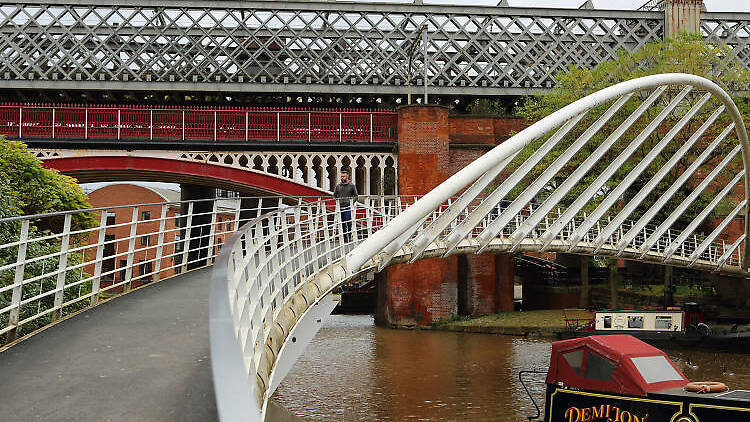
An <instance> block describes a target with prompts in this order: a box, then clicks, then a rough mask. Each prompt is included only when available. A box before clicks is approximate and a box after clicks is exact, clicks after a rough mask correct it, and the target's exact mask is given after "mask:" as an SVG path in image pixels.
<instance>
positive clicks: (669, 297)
mask: <svg viewBox="0 0 750 422" xmlns="http://www.w3.org/2000/svg"><path fill="white" fill-rule="evenodd" d="M673 305H674V294H673V291H672V266H671V265H665V266H664V307H669V306H673Z"/></svg>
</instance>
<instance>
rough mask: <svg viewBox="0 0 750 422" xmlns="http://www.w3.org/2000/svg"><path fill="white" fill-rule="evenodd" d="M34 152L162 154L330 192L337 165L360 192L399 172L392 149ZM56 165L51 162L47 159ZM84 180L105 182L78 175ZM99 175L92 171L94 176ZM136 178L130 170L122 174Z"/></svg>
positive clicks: (52, 155)
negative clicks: (375, 151) (368, 150)
mask: <svg viewBox="0 0 750 422" xmlns="http://www.w3.org/2000/svg"><path fill="white" fill-rule="evenodd" d="M32 152H33V154H34V155H35V156H36V157H37V158H39V159H41V160H44V161H53V160H56V159H64V158H82V157H89V158H91V157H130V156H136V157H141V158H160V159H167V160H175V161H185V162H192V163H202V164H207V165H212V166H221V167H230V168H234V169H239V170H244V171H249V172H254V173H261V174H265V175H269V176H272V177H275V178H280V179H284V180H290V181H293V182H296V183H299V184H301V185H305V186H309V187H312V188H316V189H319V190H320V191H322V192H330V191H332V190H333V186H335V185H336V183H338V179H339V176H340V174H341V170H348V171H349V172H350V174H351V176H352V181H353V182H354V183H355V184H356V186H357V189H358V191H359V192H360V193H362V194H363V195H384V194H385V195H395V194H396V192H395V190H396V188H397V187H396V179H397V174H398V157H397V156H396V154H392V153H370V152H363V153H333V152H305V153H295V152H232V151H154V150H136V151H117V150H93V149H87V150H85V151H81V150H69V149H39V148H35V149H33V151H32ZM51 165H52V166H53V167H54V163H51ZM76 176H77V177H78V179H79V180H80V181H82V182H92V181H106V180H111V179H106V178H107V177H114V176H113V175H111V174H105V175H104V177H105V179H103V180H100V179H96V180H94V179H90V180H89V178H87V177H86V176H85V175H80V174H77V175H76ZM99 176H100V175H98V174H94V175H92V177H94V178H96V177H99ZM126 176H127V177H131V179H128V178H127V177H126V178H125V179H126V180H134V179H132V177H134V175H132V174H130V175H126Z"/></svg>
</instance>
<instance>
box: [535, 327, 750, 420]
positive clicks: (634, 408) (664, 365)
mask: <svg viewBox="0 0 750 422" xmlns="http://www.w3.org/2000/svg"><path fill="white" fill-rule="evenodd" d="M689 382H690V381H689V380H688V379H687V378H686V377H685V375H683V374H682V373H681V372H680V370H679V369H678V368H677V366H675V364H674V363H673V362H672V361H671V360H670V359H669V357H668V356H667V355H666V354H665V353H664V352H662V351H661V350H659V349H657V348H655V347H653V346H651V345H649V344H647V343H644V342H643V341H641V340H639V339H637V338H635V337H633V336H631V335H627V334H612V335H593V336H588V337H582V338H575V339H570V340H562V341H557V342H554V343H552V355H551V357H550V364H549V371H548V373H547V379H546V383H547V394H546V400H547V401H546V406H545V418H544V420H545V421H546V422H589V421H590V422H709V421H711V422H713V421H727V422H739V421H748V420H750V392H744V391H741V390H740V391H730V392H721V393H708V394H699V393H693V392H688V391H685V389H684V387H685V386H686V385H688V383H689ZM691 385H692V384H691ZM743 393H747V394H745V395H743ZM742 397H746V399H743V398H742ZM717 405H718V406H717Z"/></svg>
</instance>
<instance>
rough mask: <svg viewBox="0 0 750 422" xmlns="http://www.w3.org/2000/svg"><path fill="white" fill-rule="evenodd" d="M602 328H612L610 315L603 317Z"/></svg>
mask: <svg viewBox="0 0 750 422" xmlns="http://www.w3.org/2000/svg"><path fill="white" fill-rule="evenodd" d="M604 328H612V315H607V316H605V317H604Z"/></svg>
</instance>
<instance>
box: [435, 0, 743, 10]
mask: <svg viewBox="0 0 750 422" xmlns="http://www.w3.org/2000/svg"><path fill="white" fill-rule="evenodd" d="M499 1H500V0H451V1H446V0H424V2H425V3H428V4H440V3H442V4H466V5H478V4H481V5H493V6H494V5H496V4H497V3H498V2H499ZM508 1H509V3H510V5H511V6H517V7H565V8H577V7H578V6H580V5H581V4H583V2H584V1H585V0H508ZM646 1H647V0H594V6H595V7H596V8H597V9H625V10H635V9H637V8H638V7H640V6H641V5H642V4H644V3H646ZM703 3H705V4H706V8H707V9H708V11H710V12H750V1H748V0H703Z"/></svg>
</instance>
